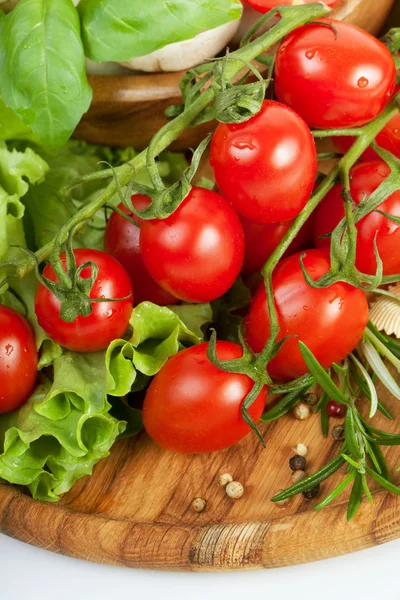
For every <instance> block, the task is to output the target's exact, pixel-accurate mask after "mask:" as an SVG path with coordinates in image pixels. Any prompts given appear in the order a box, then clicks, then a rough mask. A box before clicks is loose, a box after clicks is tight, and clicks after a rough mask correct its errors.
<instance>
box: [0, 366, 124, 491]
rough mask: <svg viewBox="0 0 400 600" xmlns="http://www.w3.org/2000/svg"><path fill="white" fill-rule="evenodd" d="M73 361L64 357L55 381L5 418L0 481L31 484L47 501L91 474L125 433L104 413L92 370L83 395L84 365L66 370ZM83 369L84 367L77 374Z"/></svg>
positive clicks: (0, 425)
mask: <svg viewBox="0 0 400 600" xmlns="http://www.w3.org/2000/svg"><path fill="white" fill-rule="evenodd" d="M69 358H70V355H69V354H67V355H66V356H65V357H61V358H60V359H59V361H58V363H57V365H56V368H55V379H54V382H53V383H51V381H49V380H44V381H43V382H42V384H41V385H39V387H38V388H37V389H36V391H35V393H34V394H33V395H32V397H31V398H30V400H29V401H28V402H27V403H26V404H25V405H24V406H23V407H22V408H20V409H19V410H17V411H14V412H12V413H9V414H7V415H3V416H2V417H1V418H0V440H2V441H0V478H2V479H4V480H6V481H8V482H10V483H14V484H19V485H24V486H27V487H28V488H29V490H30V492H31V494H32V496H33V497H34V498H37V499H38V500H42V501H50V502H52V501H53V502H54V501H57V500H58V499H59V495H60V494H63V493H65V492H67V491H68V490H69V489H71V487H72V486H73V484H74V483H75V481H76V480H77V479H79V478H80V477H82V476H84V475H90V474H91V473H92V470H93V467H94V465H95V464H96V463H97V462H98V461H99V460H100V459H102V458H104V457H105V456H108V454H109V451H110V448H111V446H112V444H113V443H114V441H115V440H116V438H117V436H118V435H119V434H121V433H122V432H123V431H124V429H125V423H124V422H122V421H118V420H117V419H115V418H114V417H112V416H111V415H110V414H108V413H107V412H105V410H106V405H107V403H106V401H105V399H104V397H103V398H102V397H101V390H99V389H98V388H95V389H93V386H92V384H91V383H90V382H91V381H93V379H92V374H91V371H90V370H89V371H88V372H87V373H86V376H85V382H86V383H85V388H86V389H85V391H84V396H80V395H79V386H76V385H74V384H72V385H71V381H72V380H71V375H73V374H74V372H75V371H74V367H76V366H77V363H78V362H79V361H75V363H74V366H71V365H69V366H68V367H65V365H64V364H63V363H65V362H68V360H69ZM103 358H104V357H103ZM92 366H93V365H92V364H90V365H89V364H87V365H86V367H88V368H89V369H91V367H92ZM84 369H85V367H84V366H82V365H81V366H80V369H79V371H76V373H77V375H78V376H82V373H83V370H84ZM64 377H67V379H64ZM82 408H84V410H82ZM98 409H100V410H98Z"/></svg>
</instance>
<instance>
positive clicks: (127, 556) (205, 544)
mask: <svg viewBox="0 0 400 600" xmlns="http://www.w3.org/2000/svg"><path fill="white" fill-rule="evenodd" d="M379 393H380V397H381V399H382V400H383V401H385V402H386V404H387V405H388V407H390V409H391V410H392V412H393V414H394V416H396V417H397V419H398V418H400V403H399V402H398V401H396V400H395V399H393V398H388V394H387V392H384V391H383V389H382V388H379ZM338 423H339V421H338V420H335V419H332V420H331V428H332V427H333V426H334V425H337V424H338ZM376 423H377V426H378V427H382V428H383V429H385V430H388V431H392V432H394V431H397V432H398V429H399V426H398V421H388V420H387V419H385V418H384V417H382V416H378V417H377V418H376ZM262 431H263V433H264V435H265V439H266V441H267V447H266V449H263V448H262V447H261V445H260V444H259V442H258V441H257V439H256V437H255V436H253V435H249V436H247V438H245V439H244V440H242V441H241V442H240V443H239V444H236V445H235V446H233V447H232V448H230V449H227V450H224V451H221V452H217V453H214V454H208V455H183V454H176V453H173V452H167V451H164V450H161V449H160V448H157V447H156V446H155V445H154V444H153V443H152V442H151V441H150V440H149V438H148V437H147V436H146V434H144V433H142V434H141V435H140V436H138V437H137V438H135V439H132V440H125V441H121V442H118V443H117V444H116V445H115V446H114V448H113V449H112V452H111V457H110V458H108V459H105V460H103V461H102V462H101V463H99V464H98V465H97V467H96V468H95V472H94V475H93V476H92V477H86V478H85V479H83V480H80V481H79V482H78V483H77V484H76V485H75V486H74V488H73V489H72V490H71V492H69V493H68V494H66V495H65V496H64V498H63V500H62V501H61V502H60V503H59V504H43V503H40V502H37V501H35V500H32V499H31V498H29V497H28V496H26V495H24V494H23V493H21V491H19V490H17V489H15V488H14V487H13V486H10V485H0V531H1V532H3V533H5V534H7V535H10V536H12V537H15V538H18V539H20V540H23V541H25V542H28V543H30V544H33V545H35V546H38V547H40V548H46V549H48V550H52V551H54V552H60V553H62V554H67V555H68V556H73V557H76V558H81V559H85V560H91V561H95V562H100V563H106V564H111V565H119V566H128V567H141V568H152V569H169V570H187V571H205V570H212V571H218V570H229V569H238V568H244V569H255V568H269V567H278V566H285V565H293V564H298V563H303V562H308V561H314V560H319V559H323V558H328V557H331V556H337V555H340V554H344V553H347V552H353V551H355V550H360V549H363V548H367V547H369V546H373V545H376V544H381V543H383V542H386V541H389V540H392V539H394V538H396V537H399V536H400V498H398V497H395V496H392V495H390V494H388V493H386V492H382V491H375V492H374V504H373V505H370V504H369V503H368V502H367V501H366V500H364V503H363V505H362V508H361V510H360V512H359V514H358V515H357V517H356V518H355V519H354V520H353V521H352V522H351V523H347V521H346V501H347V497H348V496H346V495H345V494H344V495H343V496H341V497H340V498H339V499H337V501H336V503H335V504H333V505H332V506H330V507H328V508H326V509H325V510H323V511H321V512H318V513H315V512H313V511H312V508H313V506H315V504H316V503H317V502H318V499H315V500H313V501H307V500H305V499H304V498H303V497H302V496H299V497H296V498H294V499H293V500H291V501H290V503H289V504H287V505H286V506H285V507H279V506H276V505H275V504H273V503H271V502H270V498H271V497H272V496H273V495H274V494H275V493H276V492H277V491H278V490H280V489H283V488H285V487H287V486H288V485H290V483H291V471H290V469H289V466H288V460H289V458H290V457H291V456H292V454H293V451H292V447H293V446H294V445H295V444H296V443H298V442H303V443H305V444H306V445H307V446H308V448H309V453H308V455H307V460H308V470H309V472H313V471H315V470H317V469H318V468H320V467H321V466H322V465H323V464H324V463H326V462H327V461H328V460H329V459H330V458H332V457H333V456H334V455H335V454H336V453H337V452H338V451H339V448H340V445H339V443H338V442H334V441H333V439H332V438H331V437H329V438H328V439H326V440H325V439H324V438H323V437H322V435H321V431H320V423H319V416H318V415H316V416H312V417H310V418H309V419H308V420H307V421H296V420H295V419H294V418H293V417H292V416H291V415H289V416H286V417H284V418H282V419H281V420H279V422H275V423H271V424H269V425H264V426H262ZM386 454H387V456H388V462H389V465H390V467H391V469H392V472H393V475H394V480H395V481H396V477H397V476H396V473H395V469H396V467H397V465H398V464H399V459H400V448H389V449H388V451H387V453H386ZM223 472H230V473H231V474H232V475H233V476H234V478H236V479H238V480H240V481H241V482H242V483H243V485H244V487H245V493H244V496H243V497H242V498H241V499H239V500H231V499H229V498H228V497H227V496H226V495H225V492H224V490H223V489H222V488H221V487H220V486H219V485H218V477H219V475H220V474H221V473H223ZM342 476H343V473H342V472H339V473H337V474H336V475H335V476H334V477H332V478H331V479H330V480H328V481H327V482H325V483H324V484H323V485H322V493H323V494H324V495H325V494H327V493H329V491H331V490H332V489H333V487H334V486H335V485H337V483H338V482H339V481H340V479H341V478H342ZM397 478H398V477H397ZM372 489H373V490H374V489H375V490H376V488H373V487H372ZM196 496H202V497H204V498H206V499H207V501H208V504H207V508H206V510H205V512H203V513H200V514H198V513H195V512H194V511H193V509H192V508H191V501H192V500H193V498H195V497H196Z"/></svg>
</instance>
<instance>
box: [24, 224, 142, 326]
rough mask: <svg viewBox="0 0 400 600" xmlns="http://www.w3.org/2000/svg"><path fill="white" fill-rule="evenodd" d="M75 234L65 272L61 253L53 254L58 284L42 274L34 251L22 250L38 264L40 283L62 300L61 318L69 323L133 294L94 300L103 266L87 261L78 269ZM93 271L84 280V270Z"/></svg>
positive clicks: (67, 254)
mask: <svg viewBox="0 0 400 600" xmlns="http://www.w3.org/2000/svg"><path fill="white" fill-rule="evenodd" d="M72 239H73V231H72V233H71V235H70V236H69V238H68V241H67V243H66V248H65V258H66V260H65V263H66V270H65V269H64V266H63V263H62V261H61V258H60V255H59V253H58V252H57V253H53V257H52V259H51V261H50V263H51V265H52V267H53V269H54V272H55V274H56V276H57V279H58V281H52V280H51V279H49V278H48V277H45V276H44V275H42V274H41V272H40V269H39V261H38V260H37V257H36V256H35V254H34V253H33V252H31V251H30V250H27V249H26V248H22V247H21V249H22V250H23V251H24V252H25V253H26V254H29V256H31V257H32V258H33V260H34V261H35V273H36V277H37V279H38V280H39V282H40V283H41V284H42V285H43V286H44V287H45V288H47V289H48V290H49V291H50V292H51V293H52V294H54V296H55V297H56V298H57V299H58V300H59V301H60V303H61V306H60V318H61V319H62V320H63V321H65V322H66V323H73V322H74V321H75V320H76V318H77V317H79V316H82V317H88V316H89V315H90V314H91V313H92V304H93V303H101V302H121V301H123V300H128V299H129V298H130V297H131V295H132V293H130V294H129V295H128V296H125V297H123V298H90V292H91V291H92V287H93V285H94V283H95V281H96V279H97V277H98V274H99V267H98V266H97V264H96V263H94V262H93V261H86V262H84V263H83V264H81V265H80V266H79V267H77V264H76V258H75V255H74V251H73V248H72ZM87 269H90V276H89V277H83V276H82V273H83V271H85V270H87Z"/></svg>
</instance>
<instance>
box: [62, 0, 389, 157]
mask: <svg viewBox="0 0 400 600" xmlns="http://www.w3.org/2000/svg"><path fill="white" fill-rule="evenodd" d="M394 2H395V0H342V2H341V3H340V4H339V6H338V7H337V8H336V9H335V10H334V11H333V12H332V13H331V15H332V17H334V18H338V19H341V20H343V21H345V22H347V23H352V24H354V25H357V26H359V27H362V28H363V29H366V30H367V31H369V32H371V33H372V34H374V35H376V34H379V33H380V31H381V28H382V26H383V24H384V23H385V21H386V19H387V17H388V15H389V13H390V10H391V8H392V7H393V5H394ZM182 76H183V73H182V72H178V73H157V74H139V75H136V74H135V75H124V76H102V75H91V76H89V82H90V85H91V86H92V88H93V102H92V105H91V107H90V110H89V111H88V113H86V115H85V116H84V117H83V118H82V121H81V122H80V124H79V125H78V127H77V129H76V131H75V134H74V137H75V138H78V139H83V140H87V141H88V142H92V143H95V144H107V145H110V146H133V147H134V148H136V149H138V150H141V149H142V148H145V147H146V146H147V145H148V143H149V141H150V139H151V137H152V136H153V135H154V134H155V133H156V131H158V129H160V127H161V126H162V125H164V123H165V122H166V119H165V116H164V111H165V109H166V108H167V106H169V105H170V104H177V103H179V102H180V89H179V82H180V80H181V78H182ZM213 127H214V124H213V123H207V124H205V125H202V126H199V127H196V128H193V129H189V130H187V131H186V132H185V133H184V134H183V135H182V136H181V138H180V139H179V140H177V141H176V142H175V143H174V144H173V146H171V147H172V149H174V150H183V149H186V148H190V147H196V146H197V145H198V143H199V142H200V141H201V140H202V139H203V138H204V137H205V135H206V134H207V133H208V132H209V131H210V130H212V129H213Z"/></svg>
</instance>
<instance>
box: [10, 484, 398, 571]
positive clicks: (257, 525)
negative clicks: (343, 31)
mask: <svg viewBox="0 0 400 600" xmlns="http://www.w3.org/2000/svg"><path fill="white" fill-rule="evenodd" d="M38 506H40V511H41V519H40V520H38V519H33V520H32V521H30V518H29V517H30V515H31V514H32V511H34V512H35V509H36V508H37V507H38ZM346 507H347V502H342V503H340V504H336V505H334V506H329V507H327V508H325V509H324V510H323V511H321V512H314V513H312V520H313V528H312V532H311V535H310V530H308V531H307V537H306V538H305V539H304V536H302V535H301V531H302V530H303V529H304V527H305V525H306V521H307V522H308V523H309V522H310V513H309V511H306V512H300V513H296V514H292V515H287V516H285V515H284V514H282V516H281V517H277V518H275V519H270V520H268V521H265V522H262V521H259V522H242V523H228V524H224V523H218V522H216V523H211V524H207V525H194V526H193V524H183V525H171V524H167V523H165V524H163V523H152V522H149V523H146V522H141V523H139V522H134V521H130V520H128V519H115V518H110V517H109V516H104V515H101V514H94V515H90V514H86V513H82V512H77V511H74V510H70V509H68V507H60V506H57V505H54V504H44V503H39V502H37V501H35V500H32V499H31V498H29V497H27V496H25V495H24V494H22V493H21V492H19V491H18V490H16V489H14V488H12V487H10V486H8V485H0V532H1V533H4V534H5V535H8V536H10V537H13V538H15V539H19V540H21V541H23V542H27V543H29V544H32V545H34V546H36V547H38V548H41V549H46V550H49V551H52V552H57V553H60V554H64V555H66V556H69V557H72V558H78V559H82V560H87V561H91V562H97V563H102V564H108V565H112V566H120V567H121V566H124V567H133V568H144V569H157V570H175V571H230V570H236V569H268V568H276V567H283V566H288V565H297V564H302V563H307V562H313V561H318V560H322V559H325V558H333V557H335V556H339V555H342V554H348V553H350V552H355V551H358V550H363V549H366V548H370V547H372V546H375V545H380V544H383V543H385V542H388V541H391V540H394V539H397V538H398V537H400V498H399V497H396V496H393V495H391V494H388V493H387V492H385V491H379V492H376V493H374V503H373V504H372V505H370V504H368V503H367V502H366V501H364V504H363V507H362V508H361V511H360V513H359V515H358V516H357V518H356V519H355V520H354V521H352V522H351V523H350V524H347V525H346V526H347V527H349V528H351V533H352V535H351V536H350V537H349V538H347V539H346V538H344V536H343V521H344V520H345V518H346V517H345V515H346ZM77 528H79V533H80V535H76V534H77ZM82 530H83V531H84V533H85V536H84V540H85V542H86V543H85V545H83V546H82V535H81V534H82ZM111 530H112V535H109V533H110V532H111ZM115 532H118V536H115ZM299 537H300V539H302V540H303V543H302V545H301V546H297V547H296V545H294V544H293V540H294V539H297V538H299ZM143 538H145V540H146V543H143ZM139 540H140V543H138V541H139ZM171 542H173V544H171ZM94 548H95V549H96V550H95V551H93V549H94ZM285 557H286V558H285Z"/></svg>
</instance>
